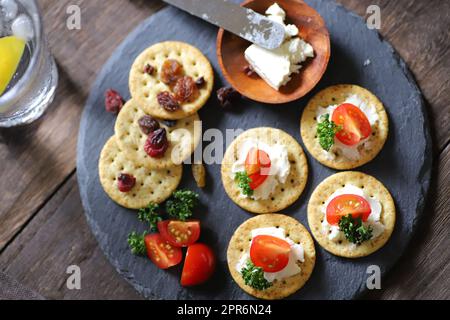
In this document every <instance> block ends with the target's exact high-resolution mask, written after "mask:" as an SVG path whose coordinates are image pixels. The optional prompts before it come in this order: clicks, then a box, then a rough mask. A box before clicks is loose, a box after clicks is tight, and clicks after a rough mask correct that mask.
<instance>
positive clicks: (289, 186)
mask: <svg viewBox="0 0 450 320" xmlns="http://www.w3.org/2000/svg"><path fill="white" fill-rule="evenodd" d="M246 139H256V140H259V141H262V142H264V143H266V144H268V145H274V144H283V145H285V146H286V148H287V151H288V158H289V161H290V163H291V169H290V172H289V176H288V178H287V179H286V182H285V183H284V184H278V186H277V187H276V189H275V191H274V193H273V194H272V196H271V198H269V199H267V200H258V201H256V200H253V199H251V198H247V197H243V196H242V195H241V190H240V189H239V187H238V186H237V184H236V182H235V181H234V180H233V178H232V173H231V168H232V166H233V163H234V162H235V161H236V160H237V158H236V156H237V155H238V153H237V150H239V146H240V144H241V143H243V142H244V141H245V140H246ZM221 171H222V183H223V186H224V188H225V191H226V192H227V194H228V196H229V197H230V198H231V200H233V202H235V203H236V204H237V205H238V206H240V207H241V208H243V209H245V210H247V211H250V212H253V213H270V212H278V211H280V210H283V209H285V208H287V207H289V206H290V205H291V204H292V203H294V202H295V201H296V200H297V199H298V198H299V197H300V195H301V194H302V192H303V190H304V189H305V186H306V181H307V180H308V163H307V161H306V157H305V154H304V152H303V149H302V147H301V146H300V145H299V144H298V142H297V141H296V140H295V139H294V138H293V137H291V136H290V135H289V134H287V133H286V132H284V131H282V130H279V129H274V128H254V129H250V130H247V131H245V132H244V133H242V134H241V135H239V136H238V137H237V138H236V139H235V140H234V141H233V142H232V143H231V145H230V146H229V147H228V149H227V151H226V152H225V156H224V159H223V162H222V170H221Z"/></svg>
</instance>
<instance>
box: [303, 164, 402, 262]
mask: <svg viewBox="0 0 450 320" xmlns="http://www.w3.org/2000/svg"><path fill="white" fill-rule="evenodd" d="M346 184H352V185H354V186H355V187H358V188H361V189H364V192H365V193H366V194H367V195H368V196H370V197H374V198H375V199H377V200H378V201H380V203H381V207H382V211H381V217H380V222H381V223H382V224H384V227H385V230H384V232H383V233H382V234H381V235H379V236H378V237H376V238H375V239H371V240H369V241H365V242H363V243H362V244H360V245H355V244H353V243H351V242H349V241H347V240H346V239H345V240H343V241H342V243H339V242H338V243H336V242H333V241H331V240H329V239H328V237H327V234H324V233H322V221H323V219H324V213H323V212H322V210H321V209H322V206H323V205H324V203H325V202H326V201H327V199H328V198H329V197H330V196H331V195H332V194H333V193H334V192H335V191H336V190H337V189H340V188H342V187H344V186H345V185H346ZM308 224H309V228H310V229H311V232H312V234H313V236H314V238H315V239H316V241H317V242H318V243H319V244H320V245H321V246H322V247H323V248H324V249H325V250H327V251H329V252H331V253H332V254H334V255H337V256H340V257H345V258H359V257H365V256H368V255H370V254H372V253H374V252H375V251H377V250H378V249H380V248H381V247H383V246H384V245H385V243H386V242H387V241H388V240H389V238H390V237H391V234H392V232H393V230H394V225H395V204H394V200H393V199H392V196H391V194H390V193H389V191H388V190H387V189H386V187H385V186H384V185H383V184H382V183H381V182H380V181H378V180H377V179H375V178H374V177H372V176H369V175H367V174H365V173H361V172H356V171H347V172H340V173H337V174H335V175H332V176H330V177H328V178H327V179H325V180H324V181H322V183H320V184H319V185H318V186H317V188H316V189H315V190H314V192H313V193H312V195H311V198H310V200H309V203H308Z"/></svg>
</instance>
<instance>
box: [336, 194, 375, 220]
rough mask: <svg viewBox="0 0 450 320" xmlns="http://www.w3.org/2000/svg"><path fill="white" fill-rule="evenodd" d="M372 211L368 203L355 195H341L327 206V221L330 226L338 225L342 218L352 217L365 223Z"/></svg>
mask: <svg viewBox="0 0 450 320" xmlns="http://www.w3.org/2000/svg"><path fill="white" fill-rule="evenodd" d="M371 212H372V209H371V208H370V204H369V202H367V200H366V199H364V198H363V197H360V196H357V195H356V194H343V195H340V196H337V197H336V198H334V199H333V200H331V201H330V203H329V204H328V206H327V221H328V223H329V224H331V225H337V224H339V221H340V220H341V218H342V217H344V216H348V215H349V214H351V215H352V217H353V218H361V219H362V221H367V218H369V215H370V213H371Z"/></svg>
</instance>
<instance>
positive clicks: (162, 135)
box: [144, 128, 169, 158]
mask: <svg viewBox="0 0 450 320" xmlns="http://www.w3.org/2000/svg"><path fill="white" fill-rule="evenodd" d="M168 147H169V141H168V140H167V133H166V129H164V128H160V129H158V130H156V131H153V132H152V133H151V134H150V135H149V136H148V139H147V141H146V142H145V145H144V150H145V152H146V153H147V154H148V155H149V156H150V157H152V158H161V157H163V156H164V153H166V151H167V148H168Z"/></svg>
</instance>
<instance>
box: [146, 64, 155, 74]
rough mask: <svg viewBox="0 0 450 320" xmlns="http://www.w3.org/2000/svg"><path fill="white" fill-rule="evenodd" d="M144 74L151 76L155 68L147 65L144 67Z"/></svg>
mask: <svg viewBox="0 0 450 320" xmlns="http://www.w3.org/2000/svg"><path fill="white" fill-rule="evenodd" d="M144 72H145V73H146V74H148V75H149V76H151V75H153V73H154V72H155V67H153V66H152V65H151V64H149V63H147V64H146V65H145V67H144Z"/></svg>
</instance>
